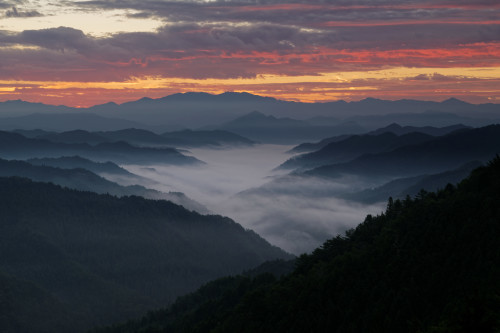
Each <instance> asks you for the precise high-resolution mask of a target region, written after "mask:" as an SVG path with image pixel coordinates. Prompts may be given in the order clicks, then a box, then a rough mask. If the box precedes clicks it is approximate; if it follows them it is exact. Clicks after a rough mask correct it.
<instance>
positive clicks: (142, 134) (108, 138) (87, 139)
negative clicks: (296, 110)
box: [15, 128, 255, 147]
mask: <svg viewBox="0 0 500 333" xmlns="http://www.w3.org/2000/svg"><path fill="white" fill-rule="evenodd" d="M15 132H17V133H20V134H23V135H25V136H26V137H32V138H37V139H44V140H48V141H51V142H59V143H88V144H90V145H97V144H100V143H106V142H107V143H109V142H118V141H123V142H127V143H129V144H132V145H136V146H144V147H203V146H212V147H220V146H230V145H245V146H248V145H252V144H254V143H255V142H254V141H252V140H249V139H247V138H245V137H242V136H241V135H237V134H234V133H231V132H228V131H221V130H212V131H203V130H198V131H193V130H189V129H185V130H182V131H174V132H165V133H163V134H161V135H159V134H156V133H154V132H151V131H148V130H145V129H137V128H126V129H122V130H118V131H99V132H88V131H84V130H74V131H67V132H62V133H55V132H44V131H41V130H38V131H34V130H32V131H23V130H16V131H15ZM37 134H38V135H37Z"/></svg>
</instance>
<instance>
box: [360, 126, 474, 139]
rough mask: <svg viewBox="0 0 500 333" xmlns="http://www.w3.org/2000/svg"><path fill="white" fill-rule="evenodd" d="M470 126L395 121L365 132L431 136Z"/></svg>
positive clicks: (371, 133)
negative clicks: (415, 123)
mask: <svg viewBox="0 0 500 333" xmlns="http://www.w3.org/2000/svg"><path fill="white" fill-rule="evenodd" d="M470 128H471V127H470V126H465V125H462V124H456V125H451V126H445V127H433V126H420V127H417V126H401V125H399V124H396V123H392V124H390V125H388V126H386V127H383V128H379V129H376V130H373V131H371V132H368V133H366V134H370V135H378V134H383V133H387V132H390V133H394V134H396V135H404V134H409V133H414V132H418V133H423V134H427V135H432V136H443V135H446V134H449V133H452V132H454V131H459V130H465V129H470Z"/></svg>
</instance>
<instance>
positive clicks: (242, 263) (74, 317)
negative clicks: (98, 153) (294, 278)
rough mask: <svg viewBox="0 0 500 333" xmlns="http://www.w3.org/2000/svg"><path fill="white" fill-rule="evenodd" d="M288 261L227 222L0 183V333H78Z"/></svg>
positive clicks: (134, 200)
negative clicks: (212, 282) (268, 262)
mask: <svg viewBox="0 0 500 333" xmlns="http://www.w3.org/2000/svg"><path fill="white" fill-rule="evenodd" d="M277 258H291V256H290V255H288V254H286V253H284V252H283V251H282V250H280V249H278V248H276V247H273V246H271V245H270V244H269V243H267V242H266V241H265V240H263V239H262V238H260V237H259V236H258V235H257V234H255V233H254V232H251V231H247V230H245V229H243V227H241V226H240V225H239V224H237V223H235V222H234V221H232V220H231V219H229V218H225V217H221V216H216V215H200V214H198V213H194V212H191V211H188V210H186V209H184V208H183V207H182V206H178V205H175V204H173V203H171V202H167V201H154V200H146V199H143V198H140V197H135V196H130V197H122V198H117V197H114V196H111V195H98V194H95V193H91V192H81V191H76V190H69V189H63V188H61V187H59V186H56V185H53V184H46V183H36V182H32V181H30V180H27V179H22V178H0V281H2V285H1V287H0V309H1V312H0V313H1V316H0V331H1V332H3V333H4V332H15V333H18V332H80V331H82V330H85V329H88V328H90V327H92V326H93V325H98V324H100V325H103V324H110V323H112V322H116V321H119V320H125V319H127V318H131V317H134V316H139V315H141V314H142V313H144V312H145V311H146V310H147V309H151V308H154V307H158V306H165V305H167V304H169V303H170V302H172V301H174V300H175V298H176V297H178V296H180V295H183V294H185V293H187V292H190V291H193V290H195V289H196V288H197V287H199V286H200V285H202V284H203V283H206V282H207V281H209V280H211V279H214V278H217V277H220V276H224V275H228V274H237V273H240V272H242V271H243V270H247V269H250V268H253V267H255V266H256V265H258V264H261V263H262V262H264V261H266V260H271V259H277Z"/></svg>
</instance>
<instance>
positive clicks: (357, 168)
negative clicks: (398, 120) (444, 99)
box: [304, 125, 500, 179]
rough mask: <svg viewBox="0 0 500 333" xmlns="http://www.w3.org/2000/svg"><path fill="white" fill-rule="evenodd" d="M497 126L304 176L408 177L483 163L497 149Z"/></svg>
mask: <svg viewBox="0 0 500 333" xmlns="http://www.w3.org/2000/svg"><path fill="white" fill-rule="evenodd" d="M499 142H500V125H490V126H485V127H481V128H477V129H471V130H466V131H459V132H455V133H451V134H449V135H445V136H441V137H437V138H435V139H433V140H429V141H426V142H423V143H420V144H415V145H408V146H403V147H399V148H396V149H394V150H392V151H388V152H382V153H376V154H366V155H362V156H360V157H357V158H355V159H353V160H352V161H349V162H345V163H338V164H331V165H325V166H321V167H318V168H315V169H312V170H309V171H306V172H304V175H308V176H320V177H333V178H335V177H338V176H339V175H341V174H354V175H361V176H366V177H371V178H374V177H392V179H394V178H398V177H410V176H417V175H422V174H433V173H439V172H444V171H447V170H452V169H455V168H458V167H459V166H460V165H462V164H465V163H467V162H470V161H480V162H486V161H488V160H489V159H491V158H492V157H493V156H495V154H497V153H498V152H499V151H500V146H499V145H498V143H499Z"/></svg>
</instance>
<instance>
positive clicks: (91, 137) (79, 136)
mask: <svg viewBox="0 0 500 333" xmlns="http://www.w3.org/2000/svg"><path fill="white" fill-rule="evenodd" d="M16 132H17V133H19V134H23V135H24V133H26V131H24V132H20V131H16ZM32 133H35V132H32ZM26 134H27V135H25V136H26V137H30V136H29V133H26ZM31 137H32V138H36V139H43V140H47V141H50V142H58V143H88V144H89V145H97V144H99V143H103V142H111V141H113V140H110V139H108V138H106V137H105V136H102V135H99V134H97V133H93V132H89V131H84V130H73V131H66V132H62V133H56V132H50V133H46V134H40V135H37V136H35V137H33V136H31ZM117 141H118V140H117Z"/></svg>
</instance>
